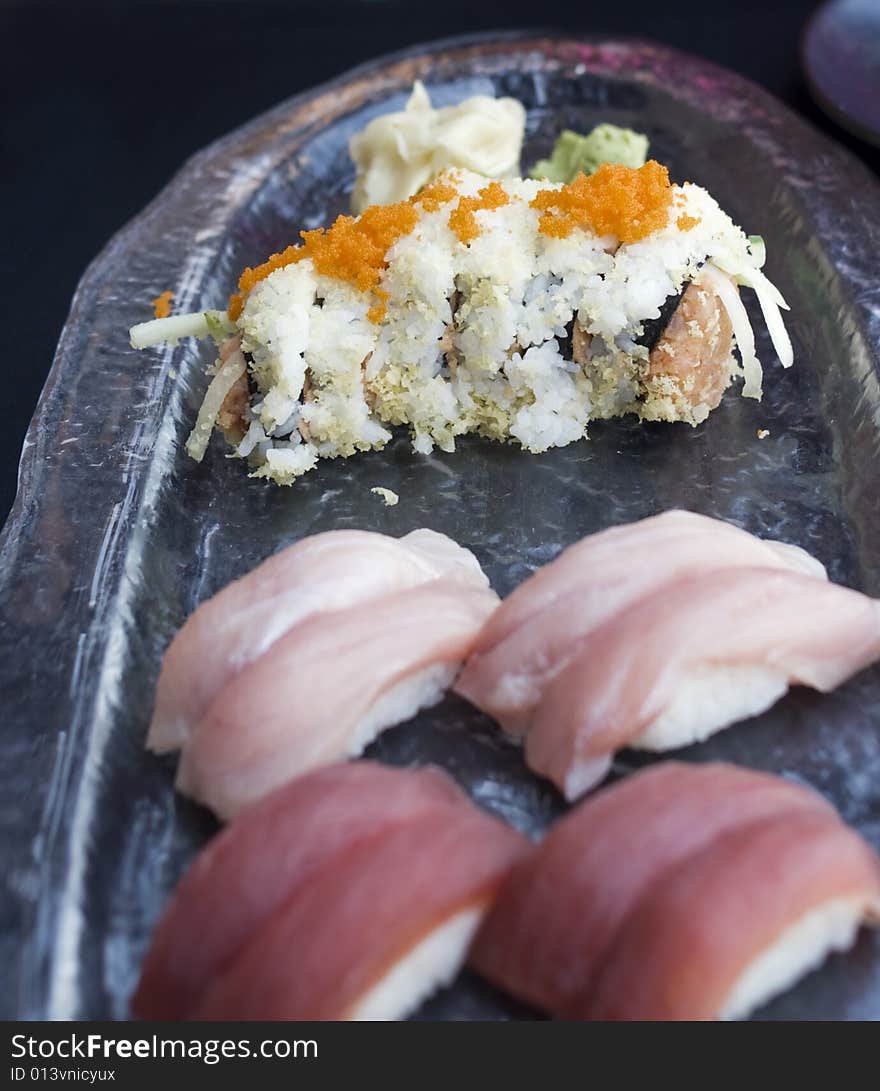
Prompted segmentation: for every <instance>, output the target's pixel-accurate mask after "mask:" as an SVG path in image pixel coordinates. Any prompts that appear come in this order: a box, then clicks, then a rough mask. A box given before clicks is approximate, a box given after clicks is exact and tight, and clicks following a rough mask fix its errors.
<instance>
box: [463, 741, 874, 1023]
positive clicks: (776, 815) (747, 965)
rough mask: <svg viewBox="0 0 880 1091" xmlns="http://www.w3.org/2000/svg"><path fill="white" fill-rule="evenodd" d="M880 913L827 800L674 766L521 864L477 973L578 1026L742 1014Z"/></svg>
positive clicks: (610, 792) (778, 785)
mask: <svg viewBox="0 0 880 1091" xmlns="http://www.w3.org/2000/svg"><path fill="white" fill-rule="evenodd" d="M785 831H787V832H785ZM835 849H836V851H837V852H839V854H840V858H839V859H836V858H835ZM728 869H729V870H728ZM694 875H697V876H699V878H696V879H695V878H687V877H688V876H694ZM722 907H726V908H725V909H723V910H722ZM878 908H880V869H878V862H877V859H876V857H875V856H874V855H873V854H872V852H871V851H870V850H869V849H868V847H867V846H866V845H865V844H864V843H863V842H862V841H861V840H860V839H859V838H858V837H857V836H856V835H855V834H853V833H852V832H851V831H849V830H848V829H847V828H846V827H845V826H844V825H843V823H842V822H841V821H840V820H839V818H838V817H837V815H836V813H835V812H834V810H833V808H832V807H830V805H829V804H828V803H827V802H826V801H825V800H824V799H823V798H822V797H821V796H819V795H818V794H817V793H815V792H813V791H812V790H810V789H808V788H805V787H802V786H799V785H795V784H792V783H790V782H788V781H785V780H782V779H780V778H777V777H773V776H770V775H767V774H763V773H756V772H753V771H750V770H746V769H739V768H737V767H736V766H731V765H723V764H710V765H683V764H680V763H676V762H666V763H663V764H661V765H655V766H652V767H651V768H649V769H647V770H644V771H642V772H639V773H635V774H632V775H631V776H628V777H627V778H626V779H625V780H624V781H623V782H620V783H618V784H615V785H614V786H613V787H612V788H609V789H607V790H605V791H602V792H600V793H599V794H598V795H595V796H593V797H591V798H590V799H589V800H587V802H585V803H583V804H582V805H580V806H579V807H578V808H577V809H576V810H575V811H573V812H572V813H571V814H569V815H568V816H567V817H565V818H563V819H562V820H561V821H560V822H559V823H557V825H556V826H555V827H554V828H553V829H552V830H551V832H550V834H549V835H548V836H547V837H546V838H545V840H544V841H543V843H542V844H541V845H540V846H538V847H537V848H536V849H535V850H533V852H532V853H531V854H530V855H528V856H527V857H524V858H523V859H522V860H521V861H519V862H518V863H517V865H516V866H515V867H514V868H513V869H512V870H511V873H510V875H509V877H508V879H507V880H506V881H505V883H504V886H503V888H502V890H501V893H500V894H499V896H498V898H497V899H496V901H495V904H494V906H493V909H492V911H491V913H490V914H489V916H488V917H487V919H486V921H485V922H484V925H483V927H482V928H481V930H480V932H479V934H478V937H477V940H476V942H475V944H474V948H473V951H472V955H471V961H472V963H473V965H474V966H475V967H476V968H477V969H478V970H479V971H480V972H481V973H483V974H484V975H485V976H486V977H487V978H489V979H490V980H491V981H493V982H494V983H495V984H497V985H499V986H500V987H502V988H504V989H506V990H507V991H509V992H511V993H513V994H514V995H516V996H518V997H519V998H521V999H523V1000H525V1001H527V1002H529V1003H531V1004H533V1005H535V1006H537V1007H539V1008H542V1009H544V1010H546V1011H547V1012H549V1013H551V1014H554V1015H557V1016H563V1017H567V1018H572V1017H575V1018H603V1017H617V1018H637V1017H643V1018H672V1017H680V1018H712V1017H714V1016H716V1015H718V1016H724V1015H744V1014H746V1013H747V1012H748V1011H749V1010H751V1009H752V1008H753V1007H755V1006H756V1005H757V1004H759V1003H761V1002H762V1001H763V1000H764V999H767V998H769V997H770V996H771V995H773V994H775V993H777V992H779V991H781V990H782V989H783V988H785V987H786V986H787V985H788V984H790V983H792V982H793V981H794V980H795V979H796V978H797V977H799V976H800V975H801V974H802V973H803V972H805V970H806V969H807V968H809V967H810V966H811V965H814V964H817V963H818V962H819V961H821V960H822V958H823V957H824V955H825V954H826V953H827V951H828V950H829V949H831V948H832V947H835V946H837V947H841V946H848V945H849V943H850V942H851V941H852V939H853V936H854V933H855V930H856V929H857V928H858V925H859V923H860V922H861V921H862V919H864V918H865V917H868V916H870V915H871V914H872V913H875V912H876V911H877V909H878ZM664 929H666V930H667V932H666V933H664ZM664 935H667V936H672V935H674V936H675V941H674V942H675V944H676V946H675V947H674V949H673V945H672V940H671V939H668V938H667V939H665V940H664V939H663V938H662V937H663V936H664ZM691 936H693V937H694V943H693V946H691V942H690V937H691ZM655 943H658V944H661V947H662V944H663V943H665V944H666V946H665V947H662V951H661V952H657V951H655V950H654V944H655ZM670 997H675V998H676V999H675V1001H674V1003H673V1002H672V1001H671V1000H670Z"/></svg>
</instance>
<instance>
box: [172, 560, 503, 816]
mask: <svg viewBox="0 0 880 1091" xmlns="http://www.w3.org/2000/svg"><path fill="white" fill-rule="evenodd" d="M497 604H498V599H497V596H496V595H495V593H494V592H493V591H490V590H489V589H488V588H484V587H474V586H467V585H466V584H462V583H456V582H453V581H451V580H442V579H437V580H432V581H430V582H428V583H423V584H421V585H418V586H416V587H411V588H409V589H406V590H400V591H391V592H388V593H387V594H385V595H383V596H382V597H381V598H373V599H370V600H369V601H366V602H363V603H359V604H357V605H353V606H350V607H348V608H347V609H345V610H337V611H333V612H330V613H322V614H318V615H316V616H313V617H311V618H309V619H307V620H305V621H303V622H302V623H300V624H299V625H297V626H296V627H295V628H293V629H292V630H291V631H290V632H288V633H287V634H286V635H285V636H283V637H281V638H279V639H278V640H276V641H275V643H274V644H273V645H272V646H271V647H270V648H269V649H268V651H266V652H265V653H264V654H263V655H261V656H260V657H259V658H258V659H256V660H255V661H254V662H252V663H250V664H248V666H247V667H245V668H244V669H242V670H241V671H239V672H238V673H237V674H236V675H234V676H233V677H232V678H231V680H230V681H229V682H228V683H227V685H226V686H224V687H223V688H222V689H221V690H220V692H219V693H218V694H217V696H216V697H215V698H214V700H213V701H212V702H211V704H210V705H209V706H208V708H207V710H206V711H205V713H204V714H203V715H202V717H201V718H200V719H199V721H198V723H197V724H196V725H195V727H194V729H193V731H192V732H191V734H190V736H189V738H188V739H187V740H186V741H185V743H184V744H183V748H182V750H181V756H180V762H179V764H178V771H177V780H176V785H177V787H178V788H179V790H180V791H182V792H184V793H185V794H187V795H189V796H192V797H193V798H194V799H197V800H198V801H200V802H202V803H204V804H206V805H207V806H208V807H210V808H211V809H212V810H213V811H214V813H215V814H216V815H218V817H220V818H222V819H229V818H231V817H233V816H234V815H235V814H236V813H238V811H240V810H241V809H242V808H243V807H244V806H245V805H247V804H249V803H252V802H254V801H256V800H258V799H260V798H261V797H262V796H264V795H266V794H267V793H269V792H270V791H272V790H273V789H274V788H277V787H278V786H280V785H281V784H284V783H285V782H286V781H288V780H292V779H294V778H295V777H298V776H302V775H303V774H304V773H306V772H309V771H310V770H312V769H315V768H318V767H320V766H321V765H328V764H332V763H334V762H337V761H341V760H344V759H346V758H352V757H357V756H358V755H359V754H361V753H362V752H363V750H364V749H365V747H366V746H367V745H368V744H369V743H370V742H371V741H372V740H373V739H375V738H376V737H377V735H378V734H379V733H380V732H381V731H383V730H385V729H386V728H387V727H390V726H392V725H394V724H397V723H402V722H403V721H404V720H407V719H409V718H410V717H411V716H413V715H414V714H415V713H416V712H417V711H418V710H419V709H420V708H424V707H425V706H427V705H432V704H436V703H437V701H439V700H440V699H441V698H442V697H443V695H444V693H445V692H446V689H447V688H448V687H449V686H450V685H451V684H452V682H453V680H454V678H455V676H456V675H457V674H458V671H459V670H460V668H461V664H462V663H463V662H464V660H465V658H466V657H467V654H468V652H469V651H470V649H471V647H472V646H473V642H474V640H475V639H476V637H477V634H478V633H479V631H480V629H481V628H482V626H483V624H484V623H485V621H486V619H487V618H488V617H489V615H490V614H491V613H492V611H493V610H494V609H495V608H496V606H497Z"/></svg>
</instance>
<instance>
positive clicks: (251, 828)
mask: <svg viewBox="0 0 880 1091" xmlns="http://www.w3.org/2000/svg"><path fill="white" fill-rule="evenodd" d="M527 845H528V843H527V842H526V841H525V839H524V838H523V837H521V835H519V834H517V833H516V832H515V831H513V830H512V829H510V828H508V827H507V826H505V825H504V824H503V823H501V822H499V821H497V820H496V819H493V818H491V817H490V816H489V815H487V814H485V813H484V812H482V811H480V810H479V809H478V808H477V807H475V806H474V805H473V804H472V803H471V802H470V801H469V800H468V798H467V797H466V796H465V795H464V794H463V793H462V792H461V791H460V790H459V789H458V788H457V787H456V786H455V784H454V783H453V782H452V781H451V780H450V779H449V777H447V776H446V775H445V774H443V773H441V772H439V771H438V770H402V769H391V768H388V767H385V766H381V765H377V764H375V763H372V762H354V763H350V764H345V765H337V766H331V767H326V768H323V769H320V770H317V771H316V772H314V773H310V774H308V775H307V776H304V777H301V778H300V779H299V780H296V781H294V782H292V783H290V784H288V785H286V786H285V787H283V788H281V789H279V790H278V791H277V792H275V793H274V794H272V795H270V796H268V797H266V798H265V799H263V800H261V802H259V803H257V804H255V805H254V806H253V807H251V808H249V809H248V810H246V811H245V812H243V813H242V814H241V816H240V817H239V818H237V819H236V821H235V822H233V823H232V824H231V825H230V826H228V827H227V828H226V829H225V830H224V831H223V832H222V833H221V834H220V835H219V836H218V837H217V838H216V839H215V840H214V841H213V842H212V843H211V844H210V845H209V846H208V847H207V848H206V849H205V850H204V851H203V853H202V854H201V856H200V857H198V859H197V860H196V862H195V863H194V864H193V866H192V867H191V868H190V870H189V872H188V873H187V875H186V876H185V877H184V879H183V880H182V882H181V884H180V886H179V887H178V890H177V892H176V893H175V895H174V898H173V900H172V902H171V903H170V905H169V907H168V909H167V910H166V912H165V914H164V916H163V918H162V920H161V922H160V923H159V925H158V927H157V929H156V932H155V934H154V936H153V940H152V943H151V946H150V949H149V951H148V953H147V956H146V959H145V961H144V966H143V969H142V973H141V979H140V983H139V985H138V988H137V992H136V994H135V996H134V999H133V1009H134V1011H135V1013H136V1014H137V1015H139V1016H142V1017H143V1018H148V1019H191V1018H196V1019H285V1020H310V1019H398V1018H402V1017H404V1016H405V1015H406V1014H408V1013H409V1012H410V1011H412V1010H413V1009H414V1008H415V1007H416V1006H417V1005H418V1004H419V1003H420V1002H421V1000H422V999H424V998H425V997H426V996H428V995H429V994H430V993H431V992H433V991H434V989H435V988H437V987H438V986H439V985H440V984H442V983H444V982H446V981H448V980H450V979H451V978H452V977H453V976H454V975H455V973H456V972H457V971H458V969H459V967H460V966H461V964H462V963H463V961H464V958H465V956H466V953H467V949H468V947H469V945H470V941H471V939H472V936H473V933H474V932H475V930H476V928H477V927H478V926H479V923H480V921H481V919H482V917H483V915H484V913H485V911H486V909H487V908H488V906H489V904H490V903H491V901H492V898H493V896H494V893H495V891H496V889H497V887H498V886H499V884H500V883H501V881H502V879H503V878H504V876H505V875H506V873H507V871H508V869H509V867H510V866H511V864H512V863H513V862H514V861H515V860H516V859H517V858H518V857H519V856H520V855H521V854H522V853H523V852H524V851H526V850H527Z"/></svg>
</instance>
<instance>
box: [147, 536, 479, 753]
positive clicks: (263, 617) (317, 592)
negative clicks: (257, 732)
mask: <svg viewBox="0 0 880 1091" xmlns="http://www.w3.org/2000/svg"><path fill="white" fill-rule="evenodd" d="M434 579H444V580H449V581H451V582H454V583H460V584H462V585H463V586H471V587H476V588H479V589H486V588H488V586H489V581H488V579H487V578H486V576H485V575H484V573H483V571H482V569H481V568H480V565H479V563H478V561H477V559H476V558H475V557H474V555H473V554H472V553H471V552H470V551H469V550H466V549H463V548H462V547H461V546H459V545H457V544H456V543H455V542H453V541H452V539H451V538H447V537H446V535H444V534H437V533H436V532H435V531H433V530H425V529H422V530H414V531H412V532H411V533H410V534H407V535H405V536H404V537H402V538H390V537H388V536H387V535H384V534H376V533H373V532H371V531H365V530H331V531H326V532H325V533H323V534H314V535H312V536H310V537H308V538H304V539H302V540H301V541H299V542H296V543H295V544H294V545H292V546H288V547H287V548H286V549H282V550H281V551H280V552H279V553H276V554H275V555H274V556H273V557H270V558H269V559H268V560H266V561H264V562H263V563H262V564H260V565H258V566H257V567H256V568H254V569H253V570H252V571H250V572H248V573H247V574H246V575H244V576H242V577H241V578H240V579H238V580H236V581H235V582H233V583H231V584H229V585H228V586H226V587H224V588H223V589H222V590H221V591H219V592H218V593H217V594H216V595H214V596H213V597H212V598H210V599H208V600H207V601H206V602H204V603H202V604H201V606H199V608H198V609H197V610H196V611H195V613H194V614H193V615H192V616H191V617H190V618H189V619H188V620H187V622H186V623H185V624H184V626H183V627H182V628H181V630H180V631H179V632H178V633H177V635H176V636H175V638H174V640H172V642H171V644H170V646H169V647H168V650H167V651H166V653H165V656H164V659H163V661H162V670H161V672H160V674H159V682H158V685H157V687H156V699H155V705H154V709H153V716H152V720H151V723H150V730H149V733H148V735H147V747H148V748H149V749H151V750H155V751H157V752H158V753H163V752H166V751H170V750H177V749H179V748H180V747H181V746H182V745H183V744H184V743H185V742H186V740H187V739H188V738H189V736H190V734H191V732H192V729H193V728H194V727H195V725H196V724H197V723H198V721H199V720H200V719H201V717H202V716H203V715H204V713H205V712H206V711H207V709H208V706H209V705H210V703H211V701H212V700H213V699H214V698H215V697H216V696H217V695H218V693H219V692H220V691H221V689H223V687H224V686H225V685H226V684H227V683H228V682H229V681H230V680H231V678H232V677H233V676H234V675H235V674H237V673H238V672H239V671H240V670H241V669H242V668H243V667H244V666H245V665H246V664H248V663H250V662H252V661H253V660H254V659H257V658H259V656H261V655H262V654H263V653H264V652H265V651H266V650H267V649H268V648H269V647H270V646H271V645H272V644H273V643H274V642H275V641H276V640H278V639H279V638H280V637H282V636H284V634H285V633H287V632H290V630H291V629H293V628H295V627H296V626H297V625H300V624H301V623H302V622H304V621H305V620H306V619H307V618H310V617H313V616H314V615H316V614H321V613H326V612H328V611H334V610H341V609H344V608H345V607H348V606H354V605H356V604H358V603H362V602H368V601H370V599H374V598H380V597H381V596H382V595H385V594H388V593H389V592H392V591H399V590H405V589H406V588H408V587H415V586H417V585H418V584H421V583H426V582H428V581H429V580H434Z"/></svg>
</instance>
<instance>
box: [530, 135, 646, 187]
mask: <svg viewBox="0 0 880 1091" xmlns="http://www.w3.org/2000/svg"><path fill="white" fill-rule="evenodd" d="M647 158H648V138H647V137H646V136H643V135H642V133H637V132H634V131H633V130H632V129H621V128H619V126H617V125H608V124H605V125H597V126H596V128H595V129H593V131H592V132H591V133H590V134H589V135H588V136H581V135H580V133H573V132H572V131H571V130H570V129H565V130H564V131H563V132H561V133H560V134H559V136H558V137H557V139H556V144H555V146H554V148H553V154H552V155H551V156H550V158H549V159H539V160H538V162H537V163H535V165H534V166H533V167H532V169H531V171H530V174H531V177H532V178H546V179H547V180H548V181H549V182H570V181H571V180H572V179H573V178H576V177H577V175H579V174H593V173H594V172H595V171H597V170H598V169H599V167H601V166H602V164H603V163H620V164H621V165H622V166H624V167H641V166H644V164H645V161H646V159H647Z"/></svg>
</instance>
